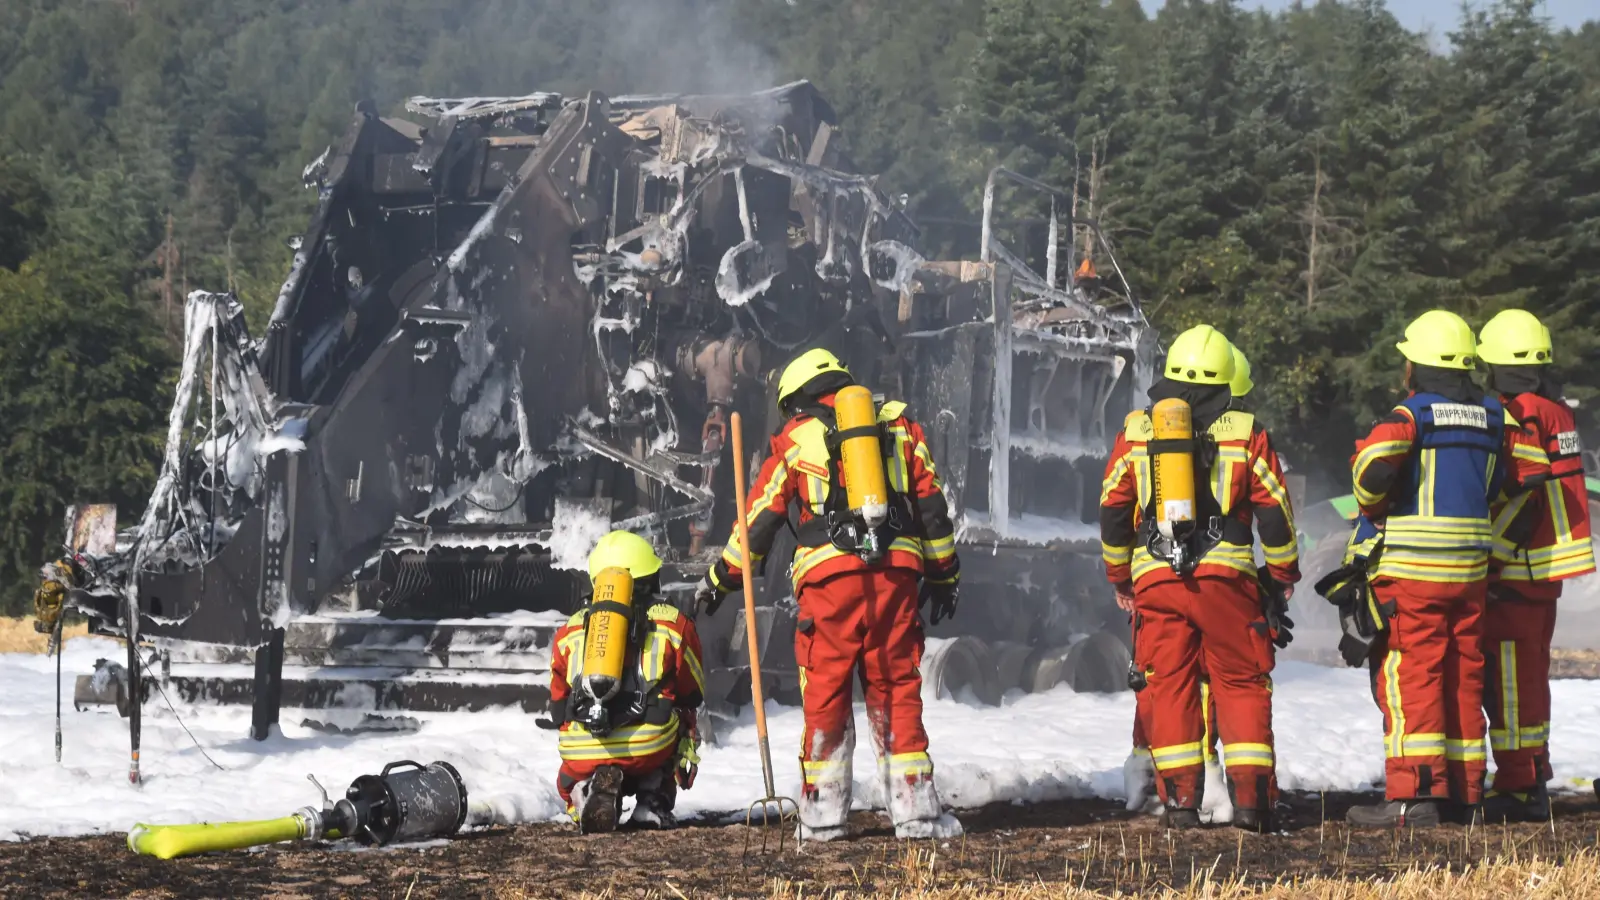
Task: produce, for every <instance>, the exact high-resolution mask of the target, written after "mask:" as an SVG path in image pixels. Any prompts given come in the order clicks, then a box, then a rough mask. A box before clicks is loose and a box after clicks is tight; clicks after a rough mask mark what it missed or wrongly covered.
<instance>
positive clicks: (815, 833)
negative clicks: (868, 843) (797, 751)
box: [795, 720, 856, 841]
mask: <svg viewBox="0 0 1600 900" xmlns="http://www.w3.org/2000/svg"><path fill="white" fill-rule="evenodd" d="M813 740H816V741H817V742H818V744H819V745H820V743H821V737H820V732H819V733H818V735H817V736H815V737H813ZM855 752H856V731H855V724H854V723H852V722H849V721H848V720H846V725H845V729H844V737H843V739H842V740H840V741H839V743H838V745H837V746H835V747H834V748H833V750H832V751H831V752H828V753H816V754H814V755H813V756H812V757H811V758H809V759H802V760H801V761H800V771H801V775H802V778H803V780H804V785H803V786H802V788H801V791H800V823H799V824H798V825H796V826H795V834H796V835H797V836H798V837H799V838H800V840H802V841H832V840H837V839H839V838H842V837H844V836H845V831H846V827H845V819H846V818H847V817H848V816H849V815H850V796H851V791H852V789H853V787H854V786H855V784H854V778H855V775H854V772H853V770H852V768H851V759H852V758H853V757H854V756H855Z"/></svg>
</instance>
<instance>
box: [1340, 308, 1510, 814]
mask: <svg viewBox="0 0 1600 900" xmlns="http://www.w3.org/2000/svg"><path fill="white" fill-rule="evenodd" d="M1397 346H1398V349H1399V350H1400V352H1401V353H1402V354H1403V355H1404V356H1405V358H1406V388H1407V390H1408V391H1409V392H1410V393H1409V394H1408V395H1407V397H1406V398H1405V399H1404V400H1402V401H1401V402H1400V404H1399V405H1397V406H1396V407H1395V408H1394V410H1393V411H1392V412H1390V413H1389V415H1387V416H1385V417H1384V418H1383V419H1382V420H1380V421H1379V422H1378V424H1377V425H1375V426H1374V427H1373V429H1372V432H1371V433H1370V434H1368V435H1367V436H1366V437H1365V438H1362V439H1361V440H1359V441H1357V442H1356V453H1355V456H1354V457H1353V458H1352V460H1351V472H1352V478H1353V481H1354V486H1355V497H1356V501H1357V502H1358V503H1359V504H1360V505H1361V510H1362V512H1363V513H1365V514H1366V515H1367V516H1368V518H1370V519H1371V520H1372V522H1373V523H1374V524H1375V525H1377V526H1378V527H1379V528H1380V529H1382V532H1383V535H1382V540H1381V544H1380V547H1379V550H1378V556H1377V565H1376V567H1375V568H1374V569H1372V571H1371V572H1370V574H1369V579H1370V584H1371V589H1372V592H1373V596H1374V597H1375V599H1376V601H1377V604H1378V609H1379V612H1380V613H1381V614H1383V615H1384V616H1385V617H1386V618H1387V619H1388V628H1387V630H1386V631H1385V633H1384V641H1385V643H1384V645H1383V646H1382V647H1381V648H1379V649H1378V651H1377V654H1376V655H1375V656H1374V657H1373V661H1374V679H1373V681H1374V684H1373V693H1374V695H1375V696H1376V697H1377V700H1378V705H1379V707H1380V708H1382V710H1383V714H1384V731H1385V738H1384V757H1385V766H1384V768H1385V775H1386V778H1385V801H1384V802H1383V803H1379V804H1376V805H1372V806H1358V807H1355V808H1354V809H1352V810H1350V813H1349V820H1350V822H1351V823H1352V824H1355V825H1361V826H1367V827H1395V826H1400V825H1411V826H1432V825H1436V824H1438V823H1439V822H1440V821H1441V819H1442V818H1445V817H1454V816H1452V814H1454V815H1459V816H1466V817H1469V820H1470V817H1472V816H1475V814H1476V810H1477V809H1478V805H1479V804H1480V803H1481V802H1482V800H1483V777H1484V771H1485V767H1486V760H1485V753H1484V746H1483V738H1484V718H1483V708H1482V703H1483V654H1482V651H1481V649H1480V647H1479V640H1480V638H1481V631H1482V618H1483V604H1484V592H1485V584H1486V580H1487V578H1488V574H1489V549H1490V537H1491V522H1490V503H1491V501H1493V500H1494V499H1495V498H1496V497H1498V496H1499V494H1500V491H1501V488H1502V482H1503V481H1504V476H1505V462H1504V458H1505V456H1506V455H1507V454H1506V453H1505V445H1506V440H1507V438H1506V432H1507V418H1506V413H1505V411H1504V409H1503V407H1502V406H1501V404H1500V401H1499V399H1498V398H1495V397H1485V396H1484V395H1483V393H1482V391H1481V390H1479V389H1478V388H1477V387H1476V386H1475V385H1474V384H1473V382H1472V378H1471V373H1472V370H1473V369H1474V368H1475V366H1476V358H1477V341H1476V340H1475V339H1474V337H1473V334H1472V329H1471V328H1470V327H1468V326H1467V323H1466V322H1465V321H1463V320H1462V319H1461V317H1460V316H1457V315H1456V314H1454V313H1451V312H1446V311H1444V310H1432V311H1430V312H1427V313H1424V314H1423V315H1422V316H1420V317H1418V318H1417V319H1416V320H1415V321H1414V322H1412V323H1411V324H1410V325H1409V326H1407V328H1406V333H1405V340H1404V341H1402V342H1401V343H1400V344H1398V345H1397ZM1511 425H1512V426H1513V427H1512V429H1511V430H1513V431H1514V430H1515V427H1514V426H1515V423H1514V422H1513V423H1511Z"/></svg>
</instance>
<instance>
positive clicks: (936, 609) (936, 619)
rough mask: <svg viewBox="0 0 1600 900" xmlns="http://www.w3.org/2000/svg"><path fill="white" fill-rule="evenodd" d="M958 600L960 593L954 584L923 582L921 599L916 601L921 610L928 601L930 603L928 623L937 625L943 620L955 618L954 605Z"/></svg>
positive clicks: (948, 582) (950, 582)
mask: <svg viewBox="0 0 1600 900" xmlns="http://www.w3.org/2000/svg"><path fill="white" fill-rule="evenodd" d="M959 600H960V591H959V590H958V588H957V586H956V583H955V582H953V581H947V582H931V581H924V582H923V583H922V597H921V598H920V599H919V600H918V602H917V606H918V608H921V607H922V606H924V605H926V604H927V603H929V601H932V603H933V608H932V609H930V610H928V622H929V623H931V624H933V625H937V624H939V623H940V622H943V621H944V620H945V619H949V618H952V617H954V616H955V614H956V603H957V602H958V601H959Z"/></svg>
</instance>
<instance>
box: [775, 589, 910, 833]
mask: <svg viewBox="0 0 1600 900" xmlns="http://www.w3.org/2000/svg"><path fill="white" fill-rule="evenodd" d="M799 603H800V615H799V623H798V624H799V627H798V629H797V630H796V632H795V659H796V661H797V662H798V663H799V665H800V689H801V692H802V699H803V702H804V704H805V716H806V722H805V732H804V736H803V738H802V742H801V753H800V760H801V770H802V771H803V773H804V776H805V787H804V792H805V794H806V795H807V797H808V798H813V797H815V795H816V794H817V793H818V792H819V791H822V792H827V791H829V790H831V789H832V788H834V787H836V788H838V789H839V790H843V791H848V790H849V781H848V779H849V777H850V756H849V753H850V751H851V750H852V749H853V745H854V737H853V735H854V728H853V723H852V710H851V699H852V691H851V685H850V679H851V676H852V675H859V677H860V679H861V684H862V688H863V693H864V694H865V696H866V701H867V722H868V726H869V727H870V729H871V731H872V739H873V744H874V745H875V746H876V748H877V750H878V755H879V757H880V758H883V757H887V758H886V759H885V760H884V761H885V762H886V763H887V768H888V774H889V775H890V777H891V778H894V777H896V776H898V777H902V778H905V779H906V780H907V781H922V780H928V779H931V778H932V777H933V763H932V761H931V760H930V759H929V757H928V733H927V732H926V731H924V730H923V728H922V673H921V672H920V671H919V669H918V667H919V666H920V665H921V663H922V649H923V644H924V640H923V634H922V620H921V619H920V618H919V617H918V615H917V573H916V572H913V571H911V570H909V569H897V568H890V569H875V570H868V571H855V572H842V573H840V574H837V575H833V576H831V577H829V578H825V579H823V580H822V581H820V582H816V583H812V584H807V585H805V586H803V587H802V588H801V589H800V600H799ZM841 779H844V783H843V784H842V785H840V784H838V782H839V781H840V780H841ZM814 824H815V823H814Z"/></svg>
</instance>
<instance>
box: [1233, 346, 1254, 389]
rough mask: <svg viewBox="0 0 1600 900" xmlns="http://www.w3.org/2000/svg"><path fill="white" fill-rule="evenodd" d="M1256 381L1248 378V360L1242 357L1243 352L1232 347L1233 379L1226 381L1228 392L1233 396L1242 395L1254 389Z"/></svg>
mask: <svg viewBox="0 0 1600 900" xmlns="http://www.w3.org/2000/svg"><path fill="white" fill-rule="evenodd" d="M1255 387H1256V383H1255V382H1254V381H1251V380H1250V360H1248V359H1245V358H1244V353H1243V352H1242V351H1241V350H1240V349H1239V348H1238V347H1234V348H1233V380H1232V381H1230V382H1228V392H1229V393H1231V394H1233V395H1234V396H1235V397H1243V396H1245V395H1246V394H1249V393H1250V392H1251V391H1253V390H1255Z"/></svg>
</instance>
